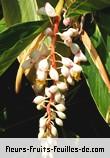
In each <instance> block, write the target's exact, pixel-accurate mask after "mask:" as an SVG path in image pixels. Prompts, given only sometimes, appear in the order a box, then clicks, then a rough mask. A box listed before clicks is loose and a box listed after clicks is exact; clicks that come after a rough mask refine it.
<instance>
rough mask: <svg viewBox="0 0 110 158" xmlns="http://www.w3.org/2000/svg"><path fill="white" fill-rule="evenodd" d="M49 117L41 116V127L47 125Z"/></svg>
mask: <svg viewBox="0 0 110 158" xmlns="http://www.w3.org/2000/svg"><path fill="white" fill-rule="evenodd" d="M46 121H47V119H46V118H45V117H41V118H40V120H39V127H42V128H43V127H45V125H46Z"/></svg>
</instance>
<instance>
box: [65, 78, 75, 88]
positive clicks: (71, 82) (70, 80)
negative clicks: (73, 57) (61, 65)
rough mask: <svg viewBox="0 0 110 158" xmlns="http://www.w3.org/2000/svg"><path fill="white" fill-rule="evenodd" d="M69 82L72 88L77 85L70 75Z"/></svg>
mask: <svg viewBox="0 0 110 158" xmlns="http://www.w3.org/2000/svg"><path fill="white" fill-rule="evenodd" d="M67 82H68V83H69V84H70V85H72V86H73V85H74V84H75V82H74V80H73V79H72V77H71V76H70V75H69V76H68V77H67Z"/></svg>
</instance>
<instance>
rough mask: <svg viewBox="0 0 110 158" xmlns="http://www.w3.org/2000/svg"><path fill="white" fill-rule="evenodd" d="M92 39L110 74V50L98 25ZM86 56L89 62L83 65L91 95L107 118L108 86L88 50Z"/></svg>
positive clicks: (109, 95)
mask: <svg viewBox="0 0 110 158" xmlns="http://www.w3.org/2000/svg"><path fill="white" fill-rule="evenodd" d="M91 40H92V43H93V44H94V47H95V48H96V49H97V51H98V53H99V55H100V57H101V60H102V62H103V64H104V65H105V68H106V70H107V72H108V74H109V75H110V66H109V63H110V56H109V53H110V51H109V50H108V49H107V45H106V43H105V40H104V39H103V36H102V34H101V32H100V30H99V28H98V26H97V25H96V27H95V31H94V33H93V34H92V35H91ZM86 56H87V59H88V63H87V64H85V65H83V70H84V75H85V77H86V81H87V83H88V86H89V89H90V92H91V95H92V96H93V98H94V101H95V103H96V105H97V108H98V110H99V112H100V113H101V115H102V116H103V118H104V119H105V120H106V116H107V113H108V109H109V108H110V93H109V92H108V88H107V87H106V85H105V83H104V82H103V80H102V78H101V76H100V73H99V71H98V69H97V68H96V66H95V65H94V63H93V61H92V60H91V57H90V56H89V53H88V52H87V50H86ZM106 121H107V120H106Z"/></svg>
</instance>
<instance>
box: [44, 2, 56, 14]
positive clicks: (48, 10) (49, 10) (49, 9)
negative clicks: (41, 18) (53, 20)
mask: <svg viewBox="0 0 110 158" xmlns="http://www.w3.org/2000/svg"><path fill="white" fill-rule="evenodd" d="M45 12H46V14H47V15H48V16H49V17H55V16H56V12H55V9H54V8H53V7H52V5H51V4H50V3H49V2H46V4H45Z"/></svg>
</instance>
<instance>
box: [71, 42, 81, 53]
mask: <svg viewBox="0 0 110 158" xmlns="http://www.w3.org/2000/svg"><path fill="white" fill-rule="evenodd" d="M70 49H71V51H72V53H73V54H74V55H75V54H77V53H78V52H79V51H80V47H79V46H78V44H76V43H72V45H71V47H70Z"/></svg>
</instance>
